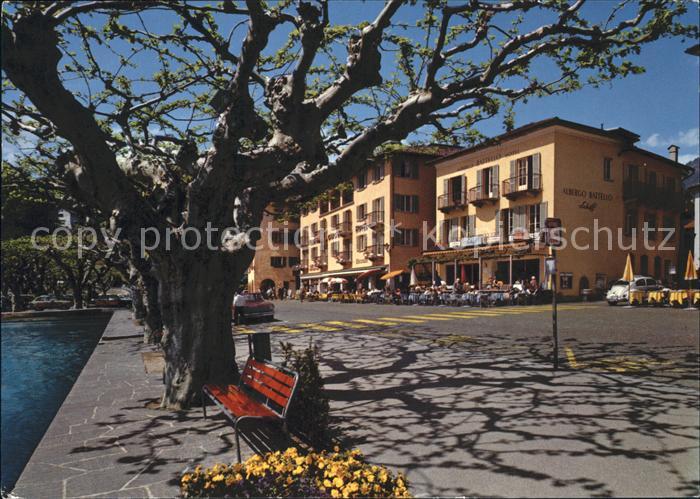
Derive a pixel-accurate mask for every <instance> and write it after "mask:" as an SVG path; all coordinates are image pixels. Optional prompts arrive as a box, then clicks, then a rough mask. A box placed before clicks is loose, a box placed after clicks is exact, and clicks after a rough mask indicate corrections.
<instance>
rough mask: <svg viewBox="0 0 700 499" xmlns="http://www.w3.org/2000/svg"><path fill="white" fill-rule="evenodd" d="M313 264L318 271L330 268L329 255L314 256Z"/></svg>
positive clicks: (312, 258)
mask: <svg viewBox="0 0 700 499" xmlns="http://www.w3.org/2000/svg"><path fill="white" fill-rule="evenodd" d="M311 262H312V263H313V266H314V267H316V268H317V269H322V268H325V267H328V254H327V253H321V254H320V255H316V256H312V257H311Z"/></svg>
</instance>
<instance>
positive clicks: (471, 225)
mask: <svg viewBox="0 0 700 499" xmlns="http://www.w3.org/2000/svg"><path fill="white" fill-rule="evenodd" d="M467 231H468V232H469V235H470V236H475V235H476V215H469V216H468V217H467Z"/></svg>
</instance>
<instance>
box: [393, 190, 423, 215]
mask: <svg viewBox="0 0 700 499" xmlns="http://www.w3.org/2000/svg"><path fill="white" fill-rule="evenodd" d="M394 209H395V210H396V211H407V212H409V213H418V196H416V195H404V194H394Z"/></svg>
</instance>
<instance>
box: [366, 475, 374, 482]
mask: <svg viewBox="0 0 700 499" xmlns="http://www.w3.org/2000/svg"><path fill="white" fill-rule="evenodd" d="M367 481H368V482H369V483H372V482H374V475H373V474H372V473H369V474H368V475H367Z"/></svg>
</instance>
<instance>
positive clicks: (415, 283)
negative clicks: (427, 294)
mask: <svg viewBox="0 0 700 499" xmlns="http://www.w3.org/2000/svg"><path fill="white" fill-rule="evenodd" d="M409 285H410V286H418V276H416V266H415V265H414V266H413V267H411V282H410V283H409Z"/></svg>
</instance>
